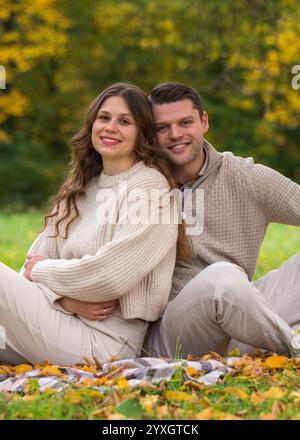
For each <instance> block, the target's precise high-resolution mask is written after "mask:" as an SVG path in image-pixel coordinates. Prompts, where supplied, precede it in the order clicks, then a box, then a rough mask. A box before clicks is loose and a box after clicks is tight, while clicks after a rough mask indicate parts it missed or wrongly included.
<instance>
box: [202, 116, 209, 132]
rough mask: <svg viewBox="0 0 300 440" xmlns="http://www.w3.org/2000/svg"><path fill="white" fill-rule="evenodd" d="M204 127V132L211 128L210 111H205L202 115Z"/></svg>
mask: <svg viewBox="0 0 300 440" xmlns="http://www.w3.org/2000/svg"><path fill="white" fill-rule="evenodd" d="M202 128H203V133H207V132H208V129H209V122H208V113H207V112H205V111H204V112H203V115H202Z"/></svg>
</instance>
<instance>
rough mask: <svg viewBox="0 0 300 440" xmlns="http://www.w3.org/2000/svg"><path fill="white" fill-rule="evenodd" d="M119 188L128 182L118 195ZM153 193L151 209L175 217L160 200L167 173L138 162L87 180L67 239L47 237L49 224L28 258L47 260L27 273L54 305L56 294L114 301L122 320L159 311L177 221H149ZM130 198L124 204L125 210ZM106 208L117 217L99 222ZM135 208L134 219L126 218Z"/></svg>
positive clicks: (169, 277)
mask: <svg viewBox="0 0 300 440" xmlns="http://www.w3.org/2000/svg"><path fill="white" fill-rule="evenodd" d="M122 185H123V189H124V187H125V188H126V187H127V191H125V192H124V191H123V193H122V191H120V188H121V187H122ZM124 185H125V186H124ZM141 190H142V191H141ZM153 190H160V191H159V193H160V197H159V203H157V204H156V209H157V210H158V211H159V213H160V214H161V213H162V210H163V211H164V212H166V211H168V210H169V211H170V212H171V214H170V216H169V217H170V219H174V218H175V217H176V216H174V215H172V212H173V209H174V205H173V203H172V201H170V203H169V204H166V203H165V199H164V203H161V200H162V199H163V198H162V196H163V194H165V193H166V192H168V191H169V185H168V182H167V180H166V178H165V177H164V176H163V175H162V174H161V173H159V172H158V171H157V170H155V169H153V168H149V167H146V166H145V165H144V163H143V162H138V163H137V164H135V165H134V166H133V167H131V168H130V169H129V170H127V171H125V172H123V173H121V174H118V175H113V176H107V175H105V174H104V173H103V172H102V173H101V174H100V177H99V176H98V177H95V178H94V179H92V180H91V182H90V183H89V184H88V186H87V188H86V194H85V196H84V197H83V198H82V199H80V200H79V202H78V208H79V213H80V216H79V217H78V218H77V219H76V220H75V221H74V223H72V224H71V226H70V228H69V235H68V238H67V239H63V238H60V237H59V238H57V237H56V238H49V235H53V231H54V227H53V224H54V222H53V220H52V219H51V221H49V222H48V225H47V227H46V229H45V230H44V231H43V232H42V233H41V234H40V235H39V236H38V238H37V239H36V241H35V242H34V243H33V245H32V246H31V248H30V249H29V252H28V255H42V256H45V257H46V258H47V259H46V260H43V261H40V262H38V263H36V265H35V266H34V267H33V269H32V273H31V276H32V280H33V281H34V282H35V283H38V285H39V286H40V287H41V288H42V289H43V290H45V292H46V293H47V294H48V297H49V295H50V296H51V297H52V303H53V304H54V302H55V301H56V300H57V299H58V298H60V297H62V296H66V297H69V298H74V299H77V300H82V301H90V302H98V301H105V300H112V299H116V298H118V299H119V300H120V307H121V312H122V316H123V318H125V319H133V318H139V319H143V320H146V321H154V320H156V319H158V318H159V317H160V316H161V315H162V313H163V311H164V308H165V306H166V304H167V302H168V297H169V293H170V288H171V281H172V273H173V269H174V265H175V258H176V241H177V224H176V221H172V220H171V221H169V222H168V223H167V224H162V222H161V221H160V222H152V223H151V221H149V218H150V217H149V212H150V211H149V210H148V208H149V203H150V200H151V199H150V194H151V192H152V191H153ZM141 193H142V194H143V195H142V196H141ZM128 195H129V199H130V202H129V204H128V206H129V208H128V206H127V208H128V209H127V210H126V209H125V210H124V209H123V208H124V203H125V202H126V203H128V198H127V199H126V197H127V196H128ZM130 195H135V196H134V197H130ZM145 195H147V197H145ZM115 202H117V203H115ZM153 206H155V204H153V203H152V204H151V207H152V210H153ZM175 209H176V208H175ZM106 210H108V211H107V212H109V211H110V214H113V215H115V223H111V222H108V221H106V222H104V221H103V220H101V221H100V220H99V219H100V217H102V218H103V215H104V213H105V212H106ZM124 212H127V217H126V219H127V220H126V219H125V221H124V218H123V217H124ZM128 212H129V214H130V215H128ZM134 212H135V213H138V217H136V216H135V220H134V221H131V220H132V219H131V217H132V215H131V214H132V213H134ZM152 215H153V211H152ZM107 217H109V214H107ZM107 217H106V218H107ZM136 218H138V220H136Z"/></svg>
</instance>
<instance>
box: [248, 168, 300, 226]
mask: <svg viewBox="0 0 300 440" xmlns="http://www.w3.org/2000/svg"><path fill="white" fill-rule="evenodd" d="M249 178H250V185H251V186H252V189H253V193H254V198H255V200H257V202H258V203H259V204H260V207H261V209H262V211H263V212H264V213H265V215H266V217H267V219H268V221H269V222H276V223H284V224H288V225H294V226H300V185H298V184H297V183H296V182H293V181H292V180H291V179H288V178H287V177H285V176H283V175H282V174H280V173H278V172H277V171H275V170H273V169H271V168H268V167H266V166H264V165H259V164H252V166H250V167H249Z"/></svg>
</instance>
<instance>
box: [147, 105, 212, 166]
mask: <svg viewBox="0 0 300 440" xmlns="http://www.w3.org/2000/svg"><path fill="white" fill-rule="evenodd" d="M152 108H153V114H154V119H155V127H156V136H157V142H158V145H159V147H160V151H161V153H162V154H163V155H164V156H165V157H166V158H167V159H168V160H169V162H170V163H171V165H172V167H174V168H175V169H178V168H179V167H180V168H181V167H184V166H188V165H190V164H193V165H192V167H193V168H194V167H195V169H196V168H197V167H198V165H199V170H200V168H201V165H202V162H203V157H204V153H203V136H204V134H205V133H206V132H207V130H208V127H209V125H208V115H207V113H206V112H204V113H203V116H202V119H201V118H200V114H199V111H198V110H197V109H196V108H194V107H193V103H192V101H191V100H190V99H183V100H181V101H176V102H172V103H169V104H156V103H153V104H152Z"/></svg>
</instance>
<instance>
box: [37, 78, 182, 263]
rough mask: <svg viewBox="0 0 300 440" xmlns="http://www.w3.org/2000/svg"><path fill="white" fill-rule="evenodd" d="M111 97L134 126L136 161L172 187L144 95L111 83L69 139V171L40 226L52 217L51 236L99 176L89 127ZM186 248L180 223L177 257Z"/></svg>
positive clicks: (72, 215) (99, 166) (98, 158)
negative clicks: (118, 98) (125, 110)
mask: <svg viewBox="0 0 300 440" xmlns="http://www.w3.org/2000/svg"><path fill="white" fill-rule="evenodd" d="M112 96H121V97H122V98H123V99H124V100H125V102H126V104H127V105H128V108H129V110H130V112H131V113H132V116H133V118H134V121H135V123H136V125H137V130H138V134H137V139H136V145H135V155H136V161H140V160H141V161H143V162H144V164H145V165H146V166H149V167H152V168H155V169H156V170H158V171H160V172H161V173H162V174H163V175H164V176H165V177H166V178H167V180H168V182H169V185H170V187H171V189H173V188H175V187H176V185H175V182H174V179H173V177H172V175H171V173H170V170H169V166H168V164H167V162H166V160H165V159H164V158H162V157H161V156H159V153H158V148H157V146H156V145H155V131H154V120H153V115H152V110H151V106H150V104H149V102H148V100H147V96H146V95H145V94H144V92H143V91H142V90H140V89H139V88H138V87H136V86H135V85H132V84H127V83H118V84H113V85H111V86H109V87H108V88H106V89H105V90H104V91H103V92H101V93H100V94H99V95H98V96H97V97H96V98H95V99H94V100H93V101H92V103H91V104H90V106H89V108H88V110H87V114H86V118H85V121H84V124H83V126H82V128H81V129H80V130H79V132H78V133H76V134H75V135H74V136H73V137H72V139H71V146H72V157H71V162H70V170H69V174H68V177H67V178H66V180H65V182H64V183H63V184H62V185H61V187H60V189H59V190H58V193H57V195H56V197H55V200H54V204H53V207H52V210H51V213H50V214H48V215H46V216H45V224H44V229H45V227H46V225H47V223H48V221H49V219H50V218H52V217H54V218H55V235H53V236H52V237H57V236H60V231H59V226H60V224H61V223H62V222H67V224H66V226H65V236H61V238H64V239H66V238H68V231H69V227H70V225H71V223H73V222H74V220H75V219H76V218H77V217H78V216H79V210H78V207H77V204H76V202H77V201H78V200H79V199H80V198H82V197H83V196H84V195H85V188H86V186H87V184H88V183H89V182H90V180H91V179H92V178H93V177H95V176H97V175H100V173H101V171H102V169H103V164H102V158H101V155H100V154H99V153H98V152H97V151H96V150H95V149H94V148H93V145H92V142H91V138H92V126H93V123H94V121H95V119H96V117H97V114H98V111H99V109H100V107H101V106H102V104H103V103H104V101H105V100H106V99H108V98H110V97H112ZM189 255H190V249H189V245H188V242H187V238H186V236H185V232H184V224H179V225H178V240H177V257H178V258H180V259H186V258H187V257H188V256H189Z"/></svg>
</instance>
